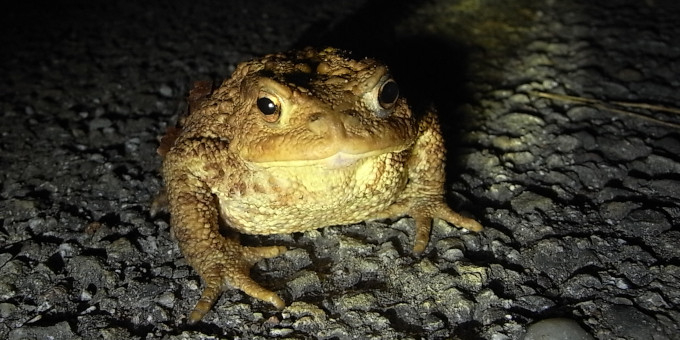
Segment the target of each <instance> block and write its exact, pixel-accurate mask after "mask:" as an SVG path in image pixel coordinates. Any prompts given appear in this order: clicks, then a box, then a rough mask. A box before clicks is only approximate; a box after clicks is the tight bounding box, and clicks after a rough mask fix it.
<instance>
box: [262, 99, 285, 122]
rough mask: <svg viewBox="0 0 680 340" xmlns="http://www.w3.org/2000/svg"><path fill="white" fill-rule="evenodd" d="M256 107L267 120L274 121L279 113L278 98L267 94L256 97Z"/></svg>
mask: <svg viewBox="0 0 680 340" xmlns="http://www.w3.org/2000/svg"><path fill="white" fill-rule="evenodd" d="M257 109H258V110H260V112H262V113H263V114H264V119H265V120H266V121H268V122H275V121H276V120H277V119H279V115H280V114H281V105H279V103H278V100H276V99H273V98H270V97H267V96H260V97H259V98H257Z"/></svg>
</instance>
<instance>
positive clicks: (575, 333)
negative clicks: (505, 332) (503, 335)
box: [522, 318, 593, 340]
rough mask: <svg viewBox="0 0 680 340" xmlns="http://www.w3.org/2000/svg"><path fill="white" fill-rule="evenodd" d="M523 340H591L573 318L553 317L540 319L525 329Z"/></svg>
mask: <svg viewBox="0 0 680 340" xmlns="http://www.w3.org/2000/svg"><path fill="white" fill-rule="evenodd" d="M522 339H523V340H592V339H593V337H592V336H590V334H588V332H586V331H585V330H584V329H583V328H581V326H580V325H579V324H578V323H576V321H574V320H570V319H563V318H555V319H546V320H541V321H539V322H537V323H535V324H533V325H531V326H529V328H528V329H527V332H526V334H524V337H523V338H522Z"/></svg>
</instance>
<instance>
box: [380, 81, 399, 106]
mask: <svg viewBox="0 0 680 340" xmlns="http://www.w3.org/2000/svg"><path fill="white" fill-rule="evenodd" d="M397 99H399V85H397V82H396V81H394V80H392V79H390V80H388V81H386V82H385V83H384V84H383V85H382V86H381V87H380V92H379V93H378V102H379V103H380V106H381V107H382V108H383V109H391V108H392V107H393V106H394V103H396V102H397Z"/></svg>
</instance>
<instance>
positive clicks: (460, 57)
mask: <svg viewBox="0 0 680 340" xmlns="http://www.w3.org/2000/svg"><path fill="white" fill-rule="evenodd" d="M420 2H422V1H417V2H416V1H386V0H379V1H371V2H369V3H368V4H367V5H366V6H364V7H363V8H361V9H360V10H358V11H357V12H355V13H354V14H353V15H351V16H349V17H347V18H346V19H344V20H343V21H341V22H339V23H336V24H334V25H331V27H329V23H328V22H323V23H319V24H318V25H313V26H312V27H310V28H309V29H308V30H307V32H305V34H303V36H302V38H301V39H300V40H299V41H298V42H297V44H296V45H297V46H296V47H305V46H314V47H325V46H333V47H337V48H341V49H346V50H349V51H352V53H353V56H354V57H356V58H361V57H372V58H375V59H378V60H381V61H383V62H385V63H386V64H387V65H388V66H389V68H390V71H391V72H392V74H393V75H394V77H395V79H396V80H397V82H398V83H399V87H400V91H401V93H402V94H403V96H404V97H406V98H408V101H409V104H410V105H411V107H412V108H413V111H414V113H416V114H422V113H423V112H425V111H426V110H427V109H429V108H430V107H435V108H436V109H437V111H438V113H439V117H440V122H441V124H442V130H443V131H442V132H443V135H444V138H445V141H446V148H447V150H449V153H448V161H447V165H448V167H447V168H448V170H447V179H449V180H450V179H452V178H455V177H456V175H457V174H458V172H459V169H458V166H457V165H458V164H459V162H458V161H457V157H456V154H457V152H456V150H457V149H458V148H459V147H460V142H461V137H462V134H463V133H464V131H462V130H461V128H460V122H461V121H464V120H465V119H466V118H467V117H465V116H464V114H463V113H462V111H461V110H460V106H461V104H463V103H466V102H469V101H470V94H469V93H468V92H467V90H466V86H465V75H466V73H467V66H468V58H467V56H468V54H469V53H468V49H467V48H466V46H465V45H463V44H461V43H459V42H457V41H456V40H455V37H449V36H438V35H422V34H420V35H419V34H413V35H408V36H407V37H401V36H399V34H397V33H396V31H395V27H397V25H398V24H399V23H400V22H401V21H403V20H406V18H407V17H408V16H411V15H412V14H411V12H412V11H413V9H414V8H417V6H418V3H420ZM422 31H425V29H423V30H422ZM401 34H402V35H407V34H408V32H402V33H401Z"/></svg>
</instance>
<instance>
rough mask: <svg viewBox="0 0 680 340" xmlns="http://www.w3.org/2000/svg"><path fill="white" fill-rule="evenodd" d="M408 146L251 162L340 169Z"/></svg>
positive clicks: (273, 165) (272, 165)
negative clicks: (310, 157)
mask: <svg viewBox="0 0 680 340" xmlns="http://www.w3.org/2000/svg"><path fill="white" fill-rule="evenodd" d="M407 148H408V146H404V145H398V146H392V147H388V148H383V149H379V150H372V151H367V152H361V153H352V152H347V151H338V152H336V153H334V154H332V155H331V156H329V157H325V158H319V159H303V160H280V161H268V162H252V163H253V164H256V165H257V166H260V167H263V168H270V167H298V168H304V167H323V168H326V169H331V170H332V169H342V168H346V167H349V166H352V165H354V164H356V163H357V162H359V161H361V160H364V159H367V158H372V157H377V156H380V155H383V154H388V153H394V152H401V151H404V150H406V149H407Z"/></svg>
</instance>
